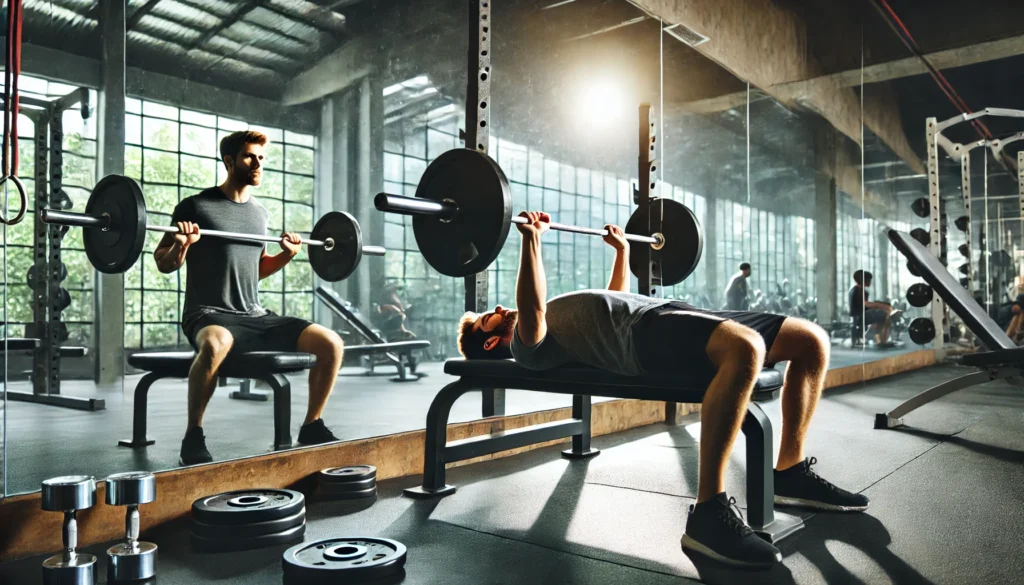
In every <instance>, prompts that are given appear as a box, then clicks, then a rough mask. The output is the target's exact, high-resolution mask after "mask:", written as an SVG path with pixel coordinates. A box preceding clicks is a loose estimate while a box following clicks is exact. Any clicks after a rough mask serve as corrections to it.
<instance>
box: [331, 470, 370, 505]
mask: <svg viewBox="0 0 1024 585" xmlns="http://www.w3.org/2000/svg"><path fill="white" fill-rule="evenodd" d="M319 476H320V477H319V479H320V495H321V496H323V497H324V498H328V499H334V500H355V499H360V498H372V497H373V496H375V495H377V468H376V467H374V466H372V465H352V466H349V467H329V468H327V469H324V470H321V471H320V474H319Z"/></svg>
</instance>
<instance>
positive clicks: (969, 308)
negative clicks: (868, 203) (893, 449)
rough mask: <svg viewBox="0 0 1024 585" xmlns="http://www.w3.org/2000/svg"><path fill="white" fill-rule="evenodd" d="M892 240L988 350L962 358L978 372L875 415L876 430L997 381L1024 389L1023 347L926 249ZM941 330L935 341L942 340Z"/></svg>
mask: <svg viewBox="0 0 1024 585" xmlns="http://www.w3.org/2000/svg"><path fill="white" fill-rule="evenodd" d="M888 235H889V240H890V241H891V242H892V243H893V245H894V246H896V249H897V250H899V251H900V253H901V254H903V255H904V256H906V257H907V259H908V260H909V261H910V262H911V263H913V264H916V265H917V266H918V268H919V270H920V272H921V277H922V278H924V280H925V282H927V283H928V284H929V285H931V287H932V289H933V290H934V291H935V293H936V294H938V295H939V296H940V297H941V298H942V300H944V301H946V304H947V305H949V308H950V309H951V310H952V311H953V312H954V313H956V314H957V315H958V316H959V317H960V318H961V319H963V321H964V325H966V326H967V328H968V329H970V330H971V332H972V333H974V335H975V336H976V337H977V338H978V339H979V340H980V341H981V342H982V343H984V344H985V347H986V348H988V350H989V351H979V352H975V353H972V354H968V355H964V356H961V357H960V364H961V365H965V366H975V367H977V368H979V371H977V372H973V373H970V374H967V375H964V376H960V377H959V378H954V379H952V380H949V381H946V382H943V383H941V384H938V385H936V386H933V387H931V388H929V389H927V390H925V391H924V392H921V393H920V394H918V395H917V396H914V397H913V398H910V399H908V400H906V401H905V402H903V403H902V404H900V405H899V406H897V407H896V408H894V409H892V410H890V411H889V412H885V413H878V414H876V415H875V428H876V429H891V428H895V427H898V426H900V425H902V424H903V416H904V415H906V414H907V413H909V412H911V411H914V410H917V409H918V408H920V407H922V406H924V405H925V404H928V403H929V402H933V401H935V400H938V399H939V398H942V397H943V396H945V395H947V394H950V393H952V392H956V391H957V390H962V389H964V388H969V387H971V386H976V385H978V384H985V383H988V382H992V381H995V380H1006V381H1007V382H1009V383H1011V384H1013V385H1015V386H1024V380H1022V379H1021V376H1022V375H1024V347H1017V345H1016V344H1015V343H1013V340H1012V339H1010V338H1009V336H1007V335H1006V332H1004V331H1003V330H1002V329H1001V328H1000V327H999V324H998V323H996V322H995V321H994V320H993V319H992V317H990V316H989V315H988V313H987V312H986V311H985V309H984V308H983V307H982V306H981V305H979V304H978V301H976V300H974V299H973V298H971V295H970V294H968V292H967V290H966V289H965V288H964V287H962V286H960V283H958V282H957V281H955V280H953V275H951V274H950V273H949V271H948V270H946V267H945V266H943V265H942V263H941V262H939V259H938V258H936V257H935V256H934V255H933V254H932V253H931V252H929V251H928V249H927V248H925V247H924V246H922V245H921V243H920V242H918V241H917V240H915V239H914V238H912V237H911V236H909V235H908V234H905V233H902V232H898V231H896V230H889V234H888ZM942 335H943V332H942V331H939V332H938V335H937V336H936V339H942Z"/></svg>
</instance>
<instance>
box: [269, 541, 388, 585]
mask: <svg viewBox="0 0 1024 585" xmlns="http://www.w3.org/2000/svg"><path fill="white" fill-rule="evenodd" d="M405 559H406V548H405V545H404V544H402V543H400V542H398V541H395V540H389V539H386V538H361V537H356V538H328V539H324V540H318V541H315V542H304V543H302V544H298V545H295V546H293V547H291V548H290V549H288V550H286V551H284V555H282V557H281V566H282V567H283V568H284V582H285V583H286V584H289V585H299V584H301V585H319V584H325V585H326V584H333V583H359V582H363V581H370V580H374V579H384V578H386V577H391V576H394V575H397V574H398V573H400V572H401V571H402V568H403V567H404V566H405Z"/></svg>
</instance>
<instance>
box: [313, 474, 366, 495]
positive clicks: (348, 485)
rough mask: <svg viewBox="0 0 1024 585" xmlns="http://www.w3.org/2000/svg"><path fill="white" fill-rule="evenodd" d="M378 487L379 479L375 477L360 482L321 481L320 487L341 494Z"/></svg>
mask: <svg viewBox="0 0 1024 585" xmlns="http://www.w3.org/2000/svg"><path fill="white" fill-rule="evenodd" d="M376 485H377V478H375V477H371V478H369V479H362V480H359V481H331V480H329V479H323V478H321V479H320V487H322V488H325V489H332V490H335V491H339V492H357V491H359V490H365V489H370V488H372V487H375V486H376Z"/></svg>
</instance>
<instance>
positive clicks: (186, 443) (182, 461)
mask: <svg viewBox="0 0 1024 585" xmlns="http://www.w3.org/2000/svg"><path fill="white" fill-rule="evenodd" d="M211 461H213V455H210V451H209V449H207V448H206V435H204V434H203V427H192V428H191V429H189V430H187V431H185V438H184V439H182V440H181V454H180V456H179V459H178V464H179V465H196V464H198V463H209V462H211Z"/></svg>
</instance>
